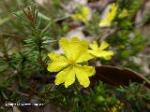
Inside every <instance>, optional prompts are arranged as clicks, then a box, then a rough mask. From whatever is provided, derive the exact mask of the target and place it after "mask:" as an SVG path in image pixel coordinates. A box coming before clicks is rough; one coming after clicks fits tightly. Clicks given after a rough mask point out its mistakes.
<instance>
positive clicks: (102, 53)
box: [89, 41, 114, 60]
mask: <svg viewBox="0 0 150 112" xmlns="http://www.w3.org/2000/svg"><path fill="white" fill-rule="evenodd" d="M108 47H109V44H108V43H107V42H105V41H103V42H102V43H101V45H100V46H98V43H97V42H96V41H94V42H93V43H92V44H91V45H90V48H91V50H89V53H91V54H92V55H93V56H95V57H98V58H104V59H105V60H110V59H111V58H112V56H113V55H114V53H113V51H110V50H105V49H106V48H108Z"/></svg>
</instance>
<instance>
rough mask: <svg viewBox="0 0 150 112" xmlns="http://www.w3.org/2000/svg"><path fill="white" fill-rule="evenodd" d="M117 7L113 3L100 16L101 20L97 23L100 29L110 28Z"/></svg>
mask: <svg viewBox="0 0 150 112" xmlns="http://www.w3.org/2000/svg"><path fill="white" fill-rule="evenodd" d="M117 9H118V6H117V4H115V3H112V4H109V5H108V6H107V7H106V9H105V10H104V13H103V15H102V19H101V21H100V23H99V26H100V27H109V26H111V23H112V21H113V20H114V19H115V17H116V14H117Z"/></svg>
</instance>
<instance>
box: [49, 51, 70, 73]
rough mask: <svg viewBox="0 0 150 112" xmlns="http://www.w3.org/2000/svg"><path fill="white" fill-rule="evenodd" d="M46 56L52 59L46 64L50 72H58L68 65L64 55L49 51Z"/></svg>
mask: <svg viewBox="0 0 150 112" xmlns="http://www.w3.org/2000/svg"><path fill="white" fill-rule="evenodd" d="M48 56H49V57H50V59H51V61H52V62H50V63H49V64H48V68H47V69H48V71H50V72H58V71H60V70H61V69H63V68H64V67H66V66H67V65H68V60H67V59H66V57H64V56H62V55H59V54H56V53H50V54H48Z"/></svg>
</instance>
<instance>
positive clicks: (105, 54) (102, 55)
mask: <svg viewBox="0 0 150 112" xmlns="http://www.w3.org/2000/svg"><path fill="white" fill-rule="evenodd" d="M92 54H93V55H95V56H96V57H99V58H104V59H106V60H110V59H111V57H112V56H113V55H114V52H113V51H99V52H92Z"/></svg>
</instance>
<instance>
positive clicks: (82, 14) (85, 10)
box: [71, 6, 91, 23]
mask: <svg viewBox="0 0 150 112" xmlns="http://www.w3.org/2000/svg"><path fill="white" fill-rule="evenodd" d="M90 16H91V9H90V8H89V7H87V6H81V7H80V8H79V10H78V11H77V12H76V13H75V14H73V15H72V16H71V17H72V19H74V20H77V21H81V22H84V23H87V22H88V21H89V20H90Z"/></svg>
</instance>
